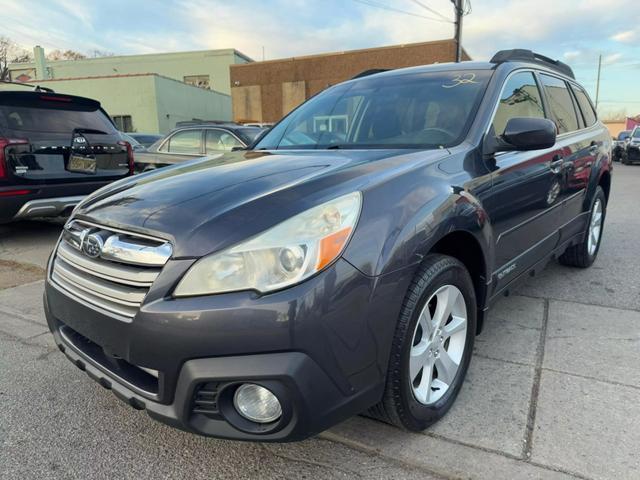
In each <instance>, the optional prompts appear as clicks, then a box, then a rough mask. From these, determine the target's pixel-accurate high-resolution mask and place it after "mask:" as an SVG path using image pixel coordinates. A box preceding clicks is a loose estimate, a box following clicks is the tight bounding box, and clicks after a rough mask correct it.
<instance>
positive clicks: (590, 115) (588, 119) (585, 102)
mask: <svg viewBox="0 0 640 480" xmlns="http://www.w3.org/2000/svg"><path fill="white" fill-rule="evenodd" d="M571 89H572V90H573V93H575V95H576V99H577V100H578V105H579V106H580V110H581V111H582V116H583V117H584V121H585V123H586V124H587V127H590V126H591V125H593V124H594V123H596V120H597V117H596V112H595V111H594V109H593V106H592V105H591V102H590V101H589V97H588V96H587V93H586V92H585V91H584V90H582V89H581V88H580V87H577V86H576V85H571Z"/></svg>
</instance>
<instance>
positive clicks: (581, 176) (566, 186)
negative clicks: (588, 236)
mask: <svg viewBox="0 0 640 480" xmlns="http://www.w3.org/2000/svg"><path fill="white" fill-rule="evenodd" d="M540 78H541V81H542V84H543V85H544V91H545V95H546V97H547V102H548V104H549V110H550V113H551V119H552V120H554V121H555V122H556V125H557V127H558V141H557V146H558V147H559V148H560V155H561V158H562V165H561V169H560V173H559V178H560V182H561V189H560V192H559V197H558V199H559V201H560V202H561V203H562V236H563V238H562V240H567V239H568V237H571V236H573V235H575V234H577V233H580V232H582V231H583V229H584V226H585V225H584V219H583V218H581V217H580V214H581V213H582V212H583V209H584V203H585V199H586V193H587V186H588V184H589V177H590V176H591V170H592V166H593V164H594V163H595V161H596V159H597V156H598V155H599V154H600V152H601V150H602V149H603V139H602V138H598V136H599V135H598V134H597V133H596V134H594V130H593V129H592V128H588V127H591V126H593V125H594V124H595V123H596V118H595V114H594V113H593V110H591V115H587V116H586V118H585V116H583V115H582V112H581V110H580V107H579V106H578V100H577V99H576V97H575V96H574V94H573V92H572V90H571V89H570V86H569V84H568V83H567V82H566V81H565V80H563V79H561V78H559V77H555V76H552V75H548V74H544V73H542V74H540ZM582 94H583V93H582ZM584 100H586V102H587V103H589V101H588V100H587V99H586V97H584ZM589 108H591V107H589ZM586 113H587V114H588V113H589V112H586ZM587 124H588V126H587Z"/></svg>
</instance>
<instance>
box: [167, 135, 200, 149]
mask: <svg viewBox="0 0 640 480" xmlns="http://www.w3.org/2000/svg"><path fill="white" fill-rule="evenodd" d="M201 143H202V130H183V131H181V132H177V133H176V134H174V135H173V136H172V137H171V138H170V139H169V142H168V144H169V152H171V153H186V154H198V153H200V144H201Z"/></svg>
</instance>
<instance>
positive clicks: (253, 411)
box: [233, 383, 282, 423]
mask: <svg viewBox="0 0 640 480" xmlns="http://www.w3.org/2000/svg"><path fill="white" fill-rule="evenodd" d="M233 405H234V406H235V407H236V410H237V411H238V413H239V414H240V415H242V416H243V417H244V418H246V419H247V420H251V421H252V422H257V423H271V422H275V421H276V420H277V419H279V418H280V417H281V416H282V407H281V406H280V402H279V401H278V398H277V397H276V396H275V395H274V394H273V393H271V392H270V391H269V390H267V389H266V388H264V387H261V386H260V385H255V384H253V383H245V384H243V385H240V387H238V389H237V390H236V393H235V395H234V396H233Z"/></svg>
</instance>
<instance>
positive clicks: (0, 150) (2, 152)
mask: <svg viewBox="0 0 640 480" xmlns="http://www.w3.org/2000/svg"><path fill="white" fill-rule="evenodd" d="M28 144H29V140H25V139H23V138H0V180H4V179H6V178H7V177H8V176H9V165H8V164H7V154H6V150H7V148H8V147H10V146H11V145H28Z"/></svg>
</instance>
